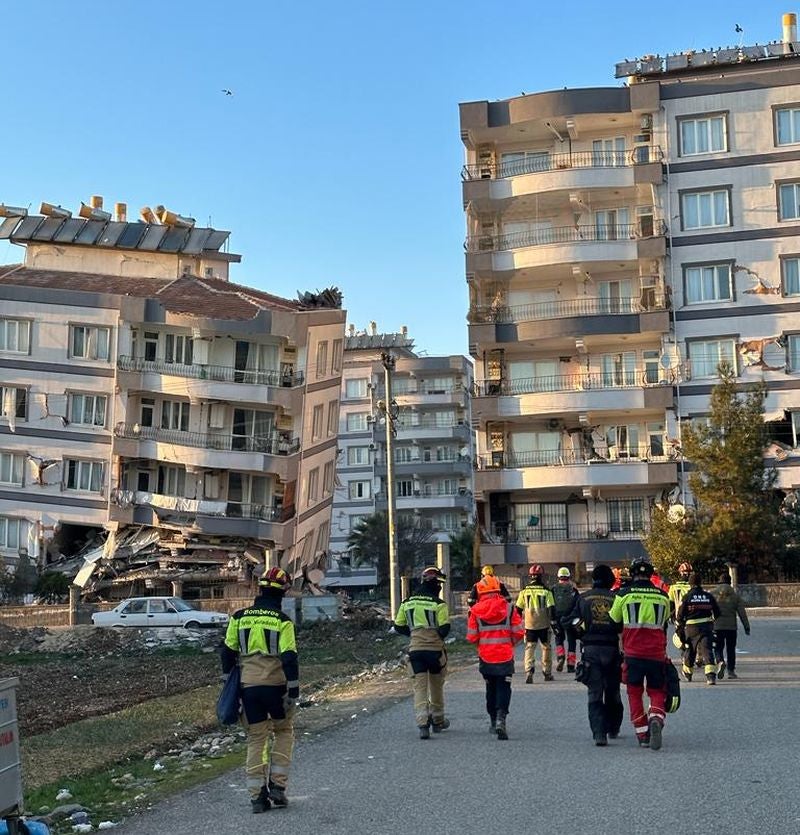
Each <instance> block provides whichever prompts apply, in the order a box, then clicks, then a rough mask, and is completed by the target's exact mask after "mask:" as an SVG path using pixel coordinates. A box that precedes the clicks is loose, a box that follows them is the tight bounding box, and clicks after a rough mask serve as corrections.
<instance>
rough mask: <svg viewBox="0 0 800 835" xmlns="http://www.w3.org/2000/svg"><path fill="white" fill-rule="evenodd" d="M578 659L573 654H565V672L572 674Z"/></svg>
mask: <svg viewBox="0 0 800 835" xmlns="http://www.w3.org/2000/svg"><path fill="white" fill-rule="evenodd" d="M577 660H578V659H577V658H576V656H575V653H574V652H570V653H568V654H567V672H568V673H574V672H575V662H576V661H577Z"/></svg>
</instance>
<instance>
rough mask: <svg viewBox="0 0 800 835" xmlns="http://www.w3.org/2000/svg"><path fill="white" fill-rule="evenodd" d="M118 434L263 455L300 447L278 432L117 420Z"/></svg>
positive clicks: (140, 439)
mask: <svg viewBox="0 0 800 835" xmlns="http://www.w3.org/2000/svg"><path fill="white" fill-rule="evenodd" d="M114 434H115V435H116V436H117V437H118V438H130V439H133V440H137V441H157V442H159V443H166V444H175V445H177V446H188V447H195V448H200V449H216V450H223V451H226V452H230V451H233V452H263V453H265V454H267V455H292V454H294V453H296V452H299V451H300V438H287V437H285V436H281V435H278V434H272V435H266V436H249V435H225V434H221V433H203V432H183V431H181V430H180V429H161V428H159V427H157V426H142V425H141V424H139V423H118V424H117V425H116V426H115V427H114Z"/></svg>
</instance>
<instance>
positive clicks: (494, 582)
mask: <svg viewBox="0 0 800 835" xmlns="http://www.w3.org/2000/svg"><path fill="white" fill-rule="evenodd" d="M476 589H477V592H478V596H479V597H480V595H482V594H491V593H492V592H499V591H500V581H499V580H498V579H497V577H491V576H488V577H484V578H483V579H482V580H479V581H478V584H477V586H476Z"/></svg>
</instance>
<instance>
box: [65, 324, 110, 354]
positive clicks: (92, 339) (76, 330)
mask: <svg viewBox="0 0 800 835" xmlns="http://www.w3.org/2000/svg"><path fill="white" fill-rule="evenodd" d="M110 339H111V332H110V330H109V329H108V328H95V327H90V326H89V325H72V327H71V328H70V341H69V344H70V356H71V357H76V358H79V359H85V360H107V359H108V358H109V345H110Z"/></svg>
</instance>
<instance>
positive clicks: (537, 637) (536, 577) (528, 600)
mask: <svg viewBox="0 0 800 835" xmlns="http://www.w3.org/2000/svg"><path fill="white" fill-rule="evenodd" d="M528 574H529V575H530V578H531V579H530V581H529V582H528V585H527V586H525V588H524V589H522V591H521V592H520V593H519V595H518V596H517V604H516V606H517V611H518V612H519V613H520V614H521V615H524V618H525V674H526V675H525V684H533V673H534V669H535V667H536V645H537V644H541V645H542V658H541V664H542V674H543V675H544V680H545V681H552V680H553V660H552V649H551V647H550V627H551V626H552V625H553V623H554V622H555V619H556V610H555V601H554V600H553V592H551V591H550V589H548V588H547V587H546V586H545V584H544V582H543V578H544V569H543V568H542V566H541V565H532V566H531V567H530V568H529V569H528Z"/></svg>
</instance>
